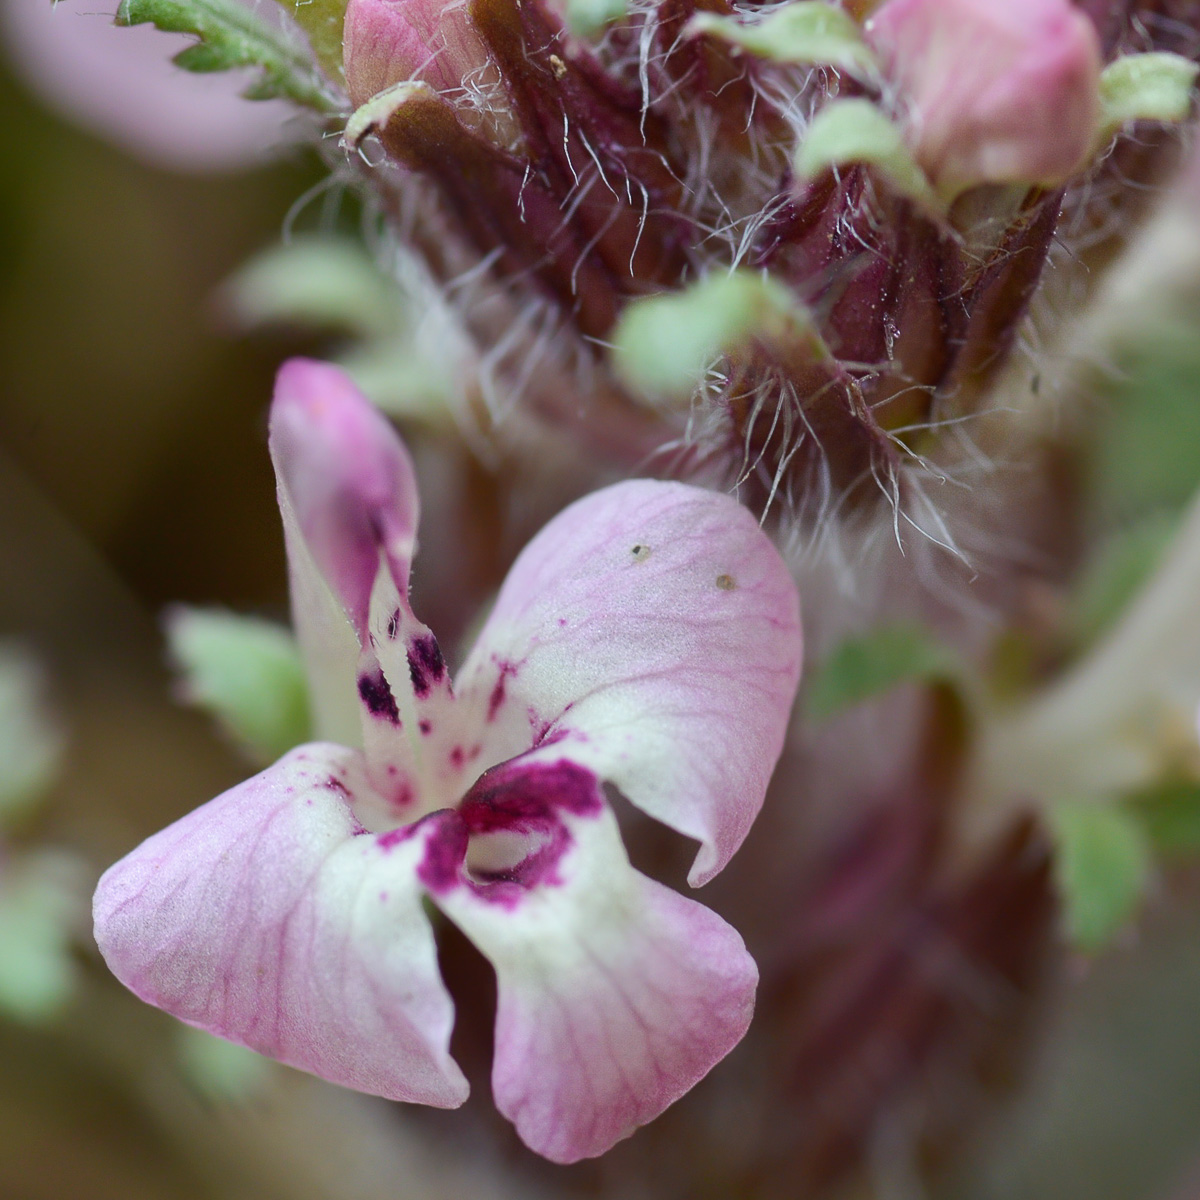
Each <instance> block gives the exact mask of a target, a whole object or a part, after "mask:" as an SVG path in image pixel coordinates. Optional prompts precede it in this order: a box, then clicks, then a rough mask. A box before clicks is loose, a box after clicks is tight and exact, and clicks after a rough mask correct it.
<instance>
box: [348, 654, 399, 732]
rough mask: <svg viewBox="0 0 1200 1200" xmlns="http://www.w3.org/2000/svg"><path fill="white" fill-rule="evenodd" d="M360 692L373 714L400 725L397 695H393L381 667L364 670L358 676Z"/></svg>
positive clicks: (368, 709) (368, 710)
mask: <svg viewBox="0 0 1200 1200" xmlns="http://www.w3.org/2000/svg"><path fill="white" fill-rule="evenodd" d="M358 694H359V696H360V697H361V699H362V702H363V703H364V704H365V705H366V706H367V712H369V713H370V714H371V716H373V717H382V718H383V719H384V720H385V721H390V722H391V723H392V724H393V725H396V726H399V724H400V710H399V709H397V707H396V697H395V696H393V695H392V689H391V688H390V687H388V683H387V680H386V679H385V678H384V677H383V669H382V668H381V667H376V668H375V669H374V670H373V671H364V672H363V673H362V674H361V675H360V676H359V677H358Z"/></svg>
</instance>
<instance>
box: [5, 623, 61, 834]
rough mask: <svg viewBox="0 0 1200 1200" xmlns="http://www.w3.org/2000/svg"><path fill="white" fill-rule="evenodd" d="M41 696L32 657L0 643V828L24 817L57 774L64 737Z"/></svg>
mask: <svg viewBox="0 0 1200 1200" xmlns="http://www.w3.org/2000/svg"><path fill="white" fill-rule="evenodd" d="M42 691H43V677H42V671H41V669H40V667H39V666H38V664H37V663H36V662H35V661H34V659H33V658H32V656H31V655H29V654H28V653H27V652H26V651H25V650H24V649H23V648H22V647H20V646H18V645H15V644H13V643H11V642H0V827H4V826H12V825H15V824H18V823H19V822H20V821H22V820H23V819H24V818H25V817H26V816H28V814H29V813H30V812H32V811H33V809H34V808H36V807H37V805H38V803H39V801H40V800H41V799H42V797H43V795H44V794H45V792H46V789H47V788H48V787H49V785H50V784H51V783H52V782H53V779H54V775H55V772H56V771H57V769H58V764H59V760H60V758H61V756H62V749H63V737H62V732H61V730H60V729H59V727H58V724H57V723H56V722H55V721H54V719H53V718H52V717H51V715H50V713H49V711H48V710H47V708H46V705H45V700H44V697H43V694H42Z"/></svg>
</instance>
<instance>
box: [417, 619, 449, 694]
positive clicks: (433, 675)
mask: <svg viewBox="0 0 1200 1200" xmlns="http://www.w3.org/2000/svg"><path fill="white" fill-rule="evenodd" d="M445 673H446V660H445V659H444V658H442V651H441V647H440V646H439V645H438V644H437V638H435V637H434V636H433V634H432V633H426V634H422V635H421V636H420V637H415V638H413V640H412V641H411V642H409V644H408V675H409V678H410V679H411V680H412V686H413V691H414V692H415V693H416V695H417V697H418V698H420V699H424V698H425V697H426V696H428V695H429V691H430V689H431V688H432V687H433V685H434V684H435V683H437V682H438V680H440V679H441V678H442V676H443V675H445Z"/></svg>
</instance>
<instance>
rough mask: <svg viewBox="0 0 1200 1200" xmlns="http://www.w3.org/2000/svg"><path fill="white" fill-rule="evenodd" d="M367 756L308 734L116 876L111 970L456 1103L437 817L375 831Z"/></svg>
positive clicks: (105, 930)
mask: <svg viewBox="0 0 1200 1200" xmlns="http://www.w3.org/2000/svg"><path fill="white" fill-rule="evenodd" d="M361 778H362V767H361V755H359V754H358V753H357V752H355V751H351V750H345V749H343V748H342V747H340V746H331V745H325V744H321V743H316V744H313V745H309V746H301V747H300V748H299V749H297V750H294V751H292V753H290V754H289V755H287V756H286V757H285V758H282V759H281V760H280V761H279V762H278V763H276V764H275V765H274V766H273V767H271V768H269V769H268V770H266V771H264V772H263V773H262V774H261V775H257V776H255V777H254V778H253V779H250V780H248V781H247V782H246V783H243V784H240V785H239V786H237V787H235V788H233V789H231V790H230V791H228V792H226V793H224V795H221V796H218V797H217V798H216V799H215V800H212V801H210V802H209V803H208V804H206V805H204V806H203V807H202V808H199V809H197V810H196V811H195V812H192V813H190V814H188V815H187V816H186V817H183V818H182V819H181V820H179V821H176V822H175V824H174V825H171V826H170V827H169V828H167V829H165V830H163V831H162V832H161V833H158V834H156V835H155V836H154V837H152V838H150V839H149V840H148V841H146V842H144V843H142V845H141V846H139V847H138V848H137V849H136V850H134V851H133V852H132V853H131V854H129V855H128V856H127V857H125V858H124V859H122V860H121V861H120V862H119V863H117V864H116V865H115V866H114V867H111V868H110V869H109V870H108V871H107V872H106V873H105V875H104V876H103V878H102V879H101V880H100V886H99V888H98V890H97V892H96V899H95V921H96V941H97V943H98V945H99V947H100V951H101V953H102V954H103V955H104V958H105V960H106V961H107V963H108V965H109V967H110V968H111V969H112V971H113V973H114V974H115V975H116V976H117V978H118V979H120V980H121V982H122V983H124V984H125V985H126V987H128V988H130V990H132V991H133V992H134V993H135V994H137V995H138V996H140V997H141V998H142V999H143V1000H145V1001H147V1002H148V1003H150V1004H154V1005H157V1006H158V1007H159V1008H163V1009H165V1010H166V1011H167V1012H169V1013H172V1014H173V1015H174V1016H177V1017H180V1018H181V1019H182V1020H184V1021H187V1022H188V1023H189V1024H192V1025H197V1026H199V1027H200V1028H201V1029H206V1030H208V1031H209V1032H210V1033H215V1034H218V1035H219V1036H221V1037H224V1038H228V1039H229V1040H230V1041H234V1042H239V1043H241V1044H242V1045H246V1046H250V1047H251V1048H252V1049H255V1050H258V1051H260V1052H261V1053H263V1054H268V1055H271V1056H272V1057H273V1058H277V1059H279V1060H281V1061H282V1062H285V1063H289V1064H291V1065H292V1066H295V1067H299V1068H301V1069H302V1070H305V1071H311V1072H313V1073H314V1074H316V1075H321V1076H323V1077H324V1078H326V1079H330V1080H332V1081H333V1082H335V1083H340V1084H343V1085H345V1086H347V1087H352V1088H356V1089H357V1090H359V1091H363V1092H370V1093H373V1094H376V1095H380V1096H387V1097H389V1098H391V1099H395V1100H411V1101H417V1102H420V1103H424V1104H433V1105H437V1106H439V1107H444V1108H449V1107H454V1106H456V1105H458V1104H461V1103H462V1101H463V1100H464V1099H465V1098H466V1095H467V1085H466V1080H465V1079H464V1078H463V1075H462V1073H461V1072H460V1071H459V1069H458V1067H457V1065H456V1064H455V1063H454V1061H453V1060H452V1059H451V1058H450V1056H449V1052H448V1045H449V1040H450V1029H451V1026H452V1024H453V1020H454V1008H453V1005H452V1003H451V1001H450V997H449V995H448V994H447V993H446V990H445V988H444V986H443V985H442V981H441V977H440V976H439V974H438V965H437V955H436V950H435V946H434V938H433V931H432V929H431V927H430V925H429V922H428V919H427V918H426V916H425V913H424V911H423V909H422V907H421V890H420V885H419V883H418V880H417V875H416V868H417V864H418V862H419V861H421V860H422V859H423V857H424V856H425V852H426V851H425V845H426V842H427V841H428V840H429V839H430V838H431V837H432V836H433V835H434V834H436V832H437V824H436V821H433V822H426V823H424V824H422V825H420V826H417V827H414V828H413V829H412V830H411V831H405V833H403V834H400V833H393V834H385V835H383V836H382V837H374V836H372V835H370V834H367V833H366V831H365V830H364V829H363V828H362V826H361V825H360V824H359V823H358V821H357V819H356V818H355V816H354V813H353V812H352V810H351V807H350V803H349V802H348V801H349V800H350V799H351V798H352V797H353V795H354V794H355V792H356V790H358V789H361V786H362V784H361Z"/></svg>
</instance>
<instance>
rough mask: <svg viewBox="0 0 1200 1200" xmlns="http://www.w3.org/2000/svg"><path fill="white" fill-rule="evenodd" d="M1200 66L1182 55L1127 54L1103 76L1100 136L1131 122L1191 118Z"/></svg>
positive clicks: (1105, 135)
mask: <svg viewBox="0 0 1200 1200" xmlns="http://www.w3.org/2000/svg"><path fill="white" fill-rule="evenodd" d="M1198 72H1200V66H1197V64H1196V63H1194V62H1192V61H1191V59H1188V58H1184V57H1183V56H1182V55H1180V54H1166V53H1157V52H1156V53H1152V54H1126V55H1123V56H1122V57H1121V58H1118V59H1116V60H1115V61H1113V62H1112V63H1110V64H1109V65H1108V66H1107V67H1105V69H1104V73H1103V74H1102V75H1101V76H1100V137H1101V139H1104V140H1107V139H1108V138H1109V137H1111V136H1112V135H1113V134H1114V133H1115V132H1116V131H1117V130H1118V129H1120V128H1121V126H1122V125H1124V124H1125V123H1126V122H1127V121H1167V122H1172V123H1174V122H1178V121H1183V120H1185V119H1186V118H1187V115H1188V112H1189V111H1190V110H1191V105H1192V89H1193V88H1194V87H1195V84H1196V75H1197V73H1198Z"/></svg>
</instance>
